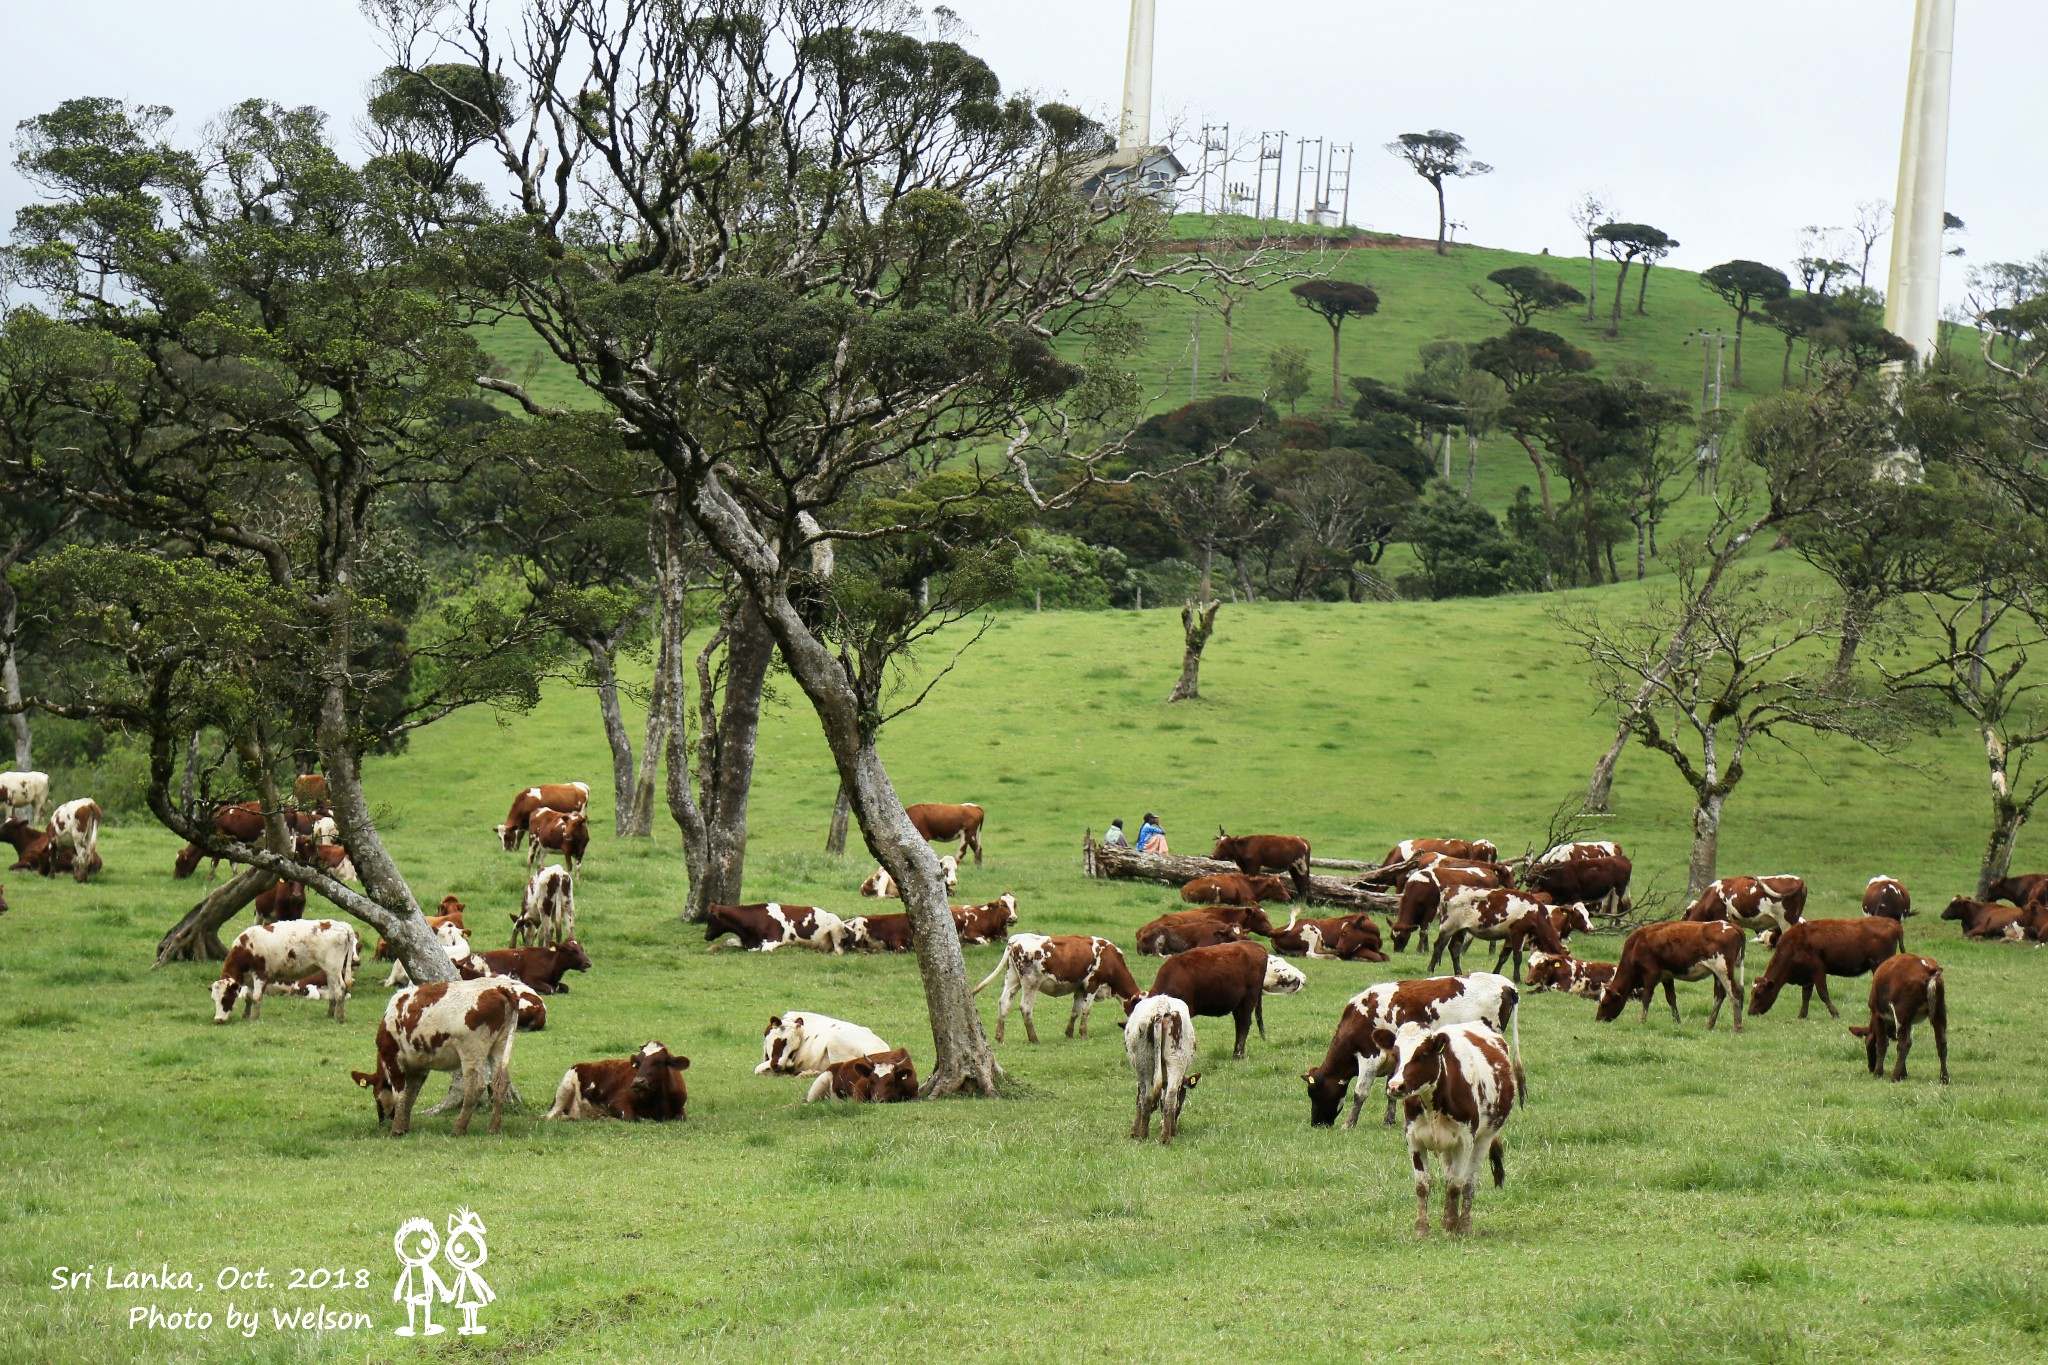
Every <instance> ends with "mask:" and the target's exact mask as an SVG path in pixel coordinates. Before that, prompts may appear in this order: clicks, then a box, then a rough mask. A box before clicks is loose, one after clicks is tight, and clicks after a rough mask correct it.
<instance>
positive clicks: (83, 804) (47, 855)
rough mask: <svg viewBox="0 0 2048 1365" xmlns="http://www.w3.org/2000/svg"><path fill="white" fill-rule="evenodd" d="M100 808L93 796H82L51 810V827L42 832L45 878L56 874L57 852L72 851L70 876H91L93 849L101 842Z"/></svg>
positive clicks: (76, 878)
mask: <svg viewBox="0 0 2048 1365" xmlns="http://www.w3.org/2000/svg"><path fill="white" fill-rule="evenodd" d="M99 837H100V808H99V804H98V803H97V802H95V801H94V800H93V799H92V798H91V797H85V796H81V797H79V798H78V799H77V800H76V801H66V802H65V803H64V804H63V805H61V806H59V807H57V809H55V810H53V811H51V812H50V827H49V828H48V829H46V830H44V831H43V848H42V851H41V853H40V855H39V856H40V858H41V862H40V863H39V864H38V865H37V869H36V870H38V871H40V872H41V873H42V874H43V875H44V876H45V877H52V876H55V875H56V873H57V866H56V864H57V855H58V854H60V853H63V852H67V851H68V852H69V853H70V854H71V877H72V880H73V881H79V882H82V881H84V880H85V879H86V878H87V877H89V876H91V875H92V870H93V857H94V853H93V849H94V846H95V845H96V844H98V843H99Z"/></svg>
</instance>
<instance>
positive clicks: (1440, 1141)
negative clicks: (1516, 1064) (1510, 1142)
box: [1387, 1024, 1515, 1234]
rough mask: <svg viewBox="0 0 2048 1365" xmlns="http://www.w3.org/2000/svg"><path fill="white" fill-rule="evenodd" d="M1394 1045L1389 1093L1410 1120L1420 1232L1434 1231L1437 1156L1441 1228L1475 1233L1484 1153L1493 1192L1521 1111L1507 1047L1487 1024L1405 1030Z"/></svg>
mask: <svg viewBox="0 0 2048 1365" xmlns="http://www.w3.org/2000/svg"><path fill="white" fill-rule="evenodd" d="M1396 1047H1397V1049H1398V1051H1397V1053H1396V1056H1395V1059H1394V1075H1393V1077H1392V1078H1391V1079H1389V1080H1388V1082H1387V1093H1388V1094H1389V1095H1392V1096H1394V1097H1395V1098H1397V1099H1399V1100H1401V1101H1402V1112H1403V1114H1404V1115H1405V1116H1406V1118H1407V1134H1408V1160H1409V1162H1410V1164H1411V1165H1413V1167H1414V1168H1415V1231H1416V1232H1418V1233H1424V1234H1426V1233H1428V1231H1429V1153H1431V1152H1435V1153H1436V1154H1437V1156H1438V1158H1439V1159H1440V1160H1441V1161H1442V1162H1443V1167H1444V1221H1443V1229H1444V1231H1445V1232H1449V1233H1467V1232H1470V1231H1472V1202H1473V1200H1474V1199H1476V1198H1477V1197H1478V1194H1479V1153H1480V1152H1481V1151H1484V1152H1485V1153H1486V1157H1487V1161H1488V1162H1489V1163H1490V1164H1491V1165H1492V1167H1493V1184H1494V1188H1495V1189H1498V1188H1500V1186H1501V1185H1502V1184H1503V1183H1504V1182H1505V1181H1506V1179H1507V1169H1506V1166H1505V1164H1504V1162H1503V1161H1502V1151H1501V1140H1500V1130H1501V1129H1502V1128H1503V1127H1505V1126H1506V1125H1507V1121H1508V1117H1509V1116H1510V1115H1511V1114H1513V1113H1514V1108H1515V1077H1514V1068H1513V1066H1512V1065H1511V1064H1510V1061H1509V1057H1508V1048H1507V1044H1506V1043H1505V1042H1504V1041H1503V1040H1502V1038H1501V1036H1500V1034H1498V1033H1496V1032H1495V1031H1494V1030H1493V1029H1491V1028H1489V1027H1487V1026H1486V1025H1485V1024H1449V1025H1445V1026H1443V1027H1441V1028H1434V1029H1426V1028H1424V1027H1423V1026H1422V1025H1420V1024H1403V1025H1402V1026H1401V1030H1400V1033H1399V1034H1398V1035H1397V1038H1396ZM1461 1195H1462V1196H1463V1198H1462V1207H1461V1200H1460V1196H1461Z"/></svg>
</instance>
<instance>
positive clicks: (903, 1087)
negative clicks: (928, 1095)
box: [857, 1048, 917, 1104]
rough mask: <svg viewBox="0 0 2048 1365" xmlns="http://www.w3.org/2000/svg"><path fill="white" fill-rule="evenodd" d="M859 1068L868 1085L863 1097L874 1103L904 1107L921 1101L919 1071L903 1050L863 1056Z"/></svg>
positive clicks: (862, 1087)
mask: <svg viewBox="0 0 2048 1365" xmlns="http://www.w3.org/2000/svg"><path fill="white" fill-rule="evenodd" d="M857 1065H858V1066H859V1067H861V1068H862V1079H863V1081H864V1082H865V1084H864V1085H863V1086H861V1087H860V1088H861V1089H863V1090H864V1091H865V1092H866V1093H865V1094H864V1095H863V1096H861V1098H864V1099H866V1100H867V1101H868V1102H869V1103H870V1104H900V1103H902V1102H904V1101H906V1100H914V1099H916V1098H917V1068H916V1067H915V1066H912V1065H911V1063H910V1054H909V1053H907V1052H905V1051H903V1050H902V1049H901V1048H898V1049H897V1050H896V1051H894V1052H882V1053H876V1054H874V1055H872V1056H867V1057H863V1058H861V1059H860V1061H859V1062H858V1063H857Z"/></svg>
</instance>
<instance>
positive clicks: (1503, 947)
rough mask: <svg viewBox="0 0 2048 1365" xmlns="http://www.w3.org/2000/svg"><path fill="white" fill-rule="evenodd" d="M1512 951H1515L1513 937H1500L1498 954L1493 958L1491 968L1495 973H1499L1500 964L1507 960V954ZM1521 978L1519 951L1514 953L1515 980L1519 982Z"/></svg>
mask: <svg viewBox="0 0 2048 1365" xmlns="http://www.w3.org/2000/svg"><path fill="white" fill-rule="evenodd" d="M1513 952H1515V941H1514V939H1513V938H1512V937H1509V938H1504V939H1502V940H1501V944H1500V956H1498V957H1496V958H1494V960H1493V970H1494V973H1495V974H1496V975H1498V974H1499V973H1500V969H1501V964H1502V963H1504V962H1506V961H1507V960H1508V954H1509V953H1513ZM1521 979H1522V956H1521V954H1520V953H1515V980H1516V981H1517V982H1519V981H1520V980H1521Z"/></svg>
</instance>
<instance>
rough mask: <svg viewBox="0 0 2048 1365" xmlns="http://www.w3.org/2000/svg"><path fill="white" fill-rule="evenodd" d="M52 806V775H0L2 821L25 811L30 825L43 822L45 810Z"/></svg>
mask: <svg viewBox="0 0 2048 1365" xmlns="http://www.w3.org/2000/svg"><path fill="white" fill-rule="evenodd" d="M49 804H50V775H49V774H48V773H38V772H12V773H0V819H8V818H10V817H12V816H13V814H14V812H16V811H18V810H25V811H27V812H28V813H29V814H28V823H29V824H31V825H40V824H41V823H42V822H43V808H44V807H45V806H47V805H49Z"/></svg>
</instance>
